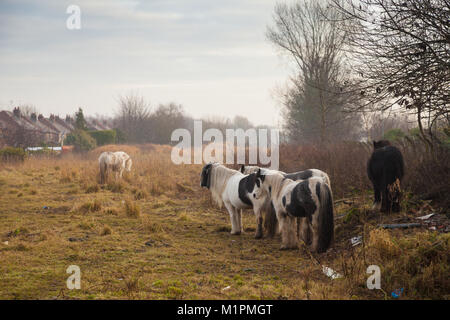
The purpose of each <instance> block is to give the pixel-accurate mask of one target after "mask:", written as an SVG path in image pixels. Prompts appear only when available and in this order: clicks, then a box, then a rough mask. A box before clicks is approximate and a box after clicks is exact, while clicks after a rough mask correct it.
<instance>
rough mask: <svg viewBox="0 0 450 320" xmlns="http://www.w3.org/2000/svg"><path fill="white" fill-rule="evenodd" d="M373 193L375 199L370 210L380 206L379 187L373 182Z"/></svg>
mask: <svg viewBox="0 0 450 320" xmlns="http://www.w3.org/2000/svg"><path fill="white" fill-rule="evenodd" d="M373 193H374V195H375V200H374V202H373V206H372V210H380V207H381V191H380V187H379V186H378V185H376V184H373Z"/></svg>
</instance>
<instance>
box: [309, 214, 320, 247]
mask: <svg viewBox="0 0 450 320" xmlns="http://www.w3.org/2000/svg"><path fill="white" fill-rule="evenodd" d="M311 229H312V248H311V249H312V251H313V252H317V249H318V247H319V236H320V234H319V232H320V230H319V212H318V211H316V212H315V214H314V215H313V217H312V222H311Z"/></svg>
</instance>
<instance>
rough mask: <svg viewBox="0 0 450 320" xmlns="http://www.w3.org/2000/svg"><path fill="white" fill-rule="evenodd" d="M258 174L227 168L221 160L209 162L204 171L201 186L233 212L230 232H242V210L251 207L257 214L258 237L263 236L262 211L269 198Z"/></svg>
mask: <svg viewBox="0 0 450 320" xmlns="http://www.w3.org/2000/svg"><path fill="white" fill-rule="evenodd" d="M263 179H264V178H263V177H261V176H259V177H257V174H256V173H252V174H247V175H244V174H243V173H241V172H239V171H236V170H233V169H230V168H227V167H225V166H223V165H221V164H218V163H208V164H207V165H205V166H204V167H203V170H202V174H201V183H200V185H201V186H202V187H205V188H208V189H209V190H210V191H211V195H212V198H213V200H214V201H215V202H216V203H217V204H218V205H219V206H220V207H222V205H225V207H226V208H227V210H228V213H229V214H230V220H231V234H236V235H237V234H241V233H242V232H243V227H242V212H241V210H242V209H251V208H253V211H254V213H255V216H256V222H257V228H256V234H255V238H261V237H262V220H263V219H262V216H261V210H262V208H263V207H264V205H265V202H266V201H268V197H267V195H266V194H265V193H266V192H265V190H264V189H263V188H262V186H261V185H262V180H263Z"/></svg>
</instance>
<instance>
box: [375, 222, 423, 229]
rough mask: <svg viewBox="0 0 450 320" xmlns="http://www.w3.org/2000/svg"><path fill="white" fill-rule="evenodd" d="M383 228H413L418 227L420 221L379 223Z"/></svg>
mask: <svg viewBox="0 0 450 320" xmlns="http://www.w3.org/2000/svg"><path fill="white" fill-rule="evenodd" d="M378 226H379V227H381V228H383V229H397V228H414V227H420V226H421V224H420V223H394V224H379V225H378Z"/></svg>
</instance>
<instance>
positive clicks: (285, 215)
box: [257, 173, 334, 252]
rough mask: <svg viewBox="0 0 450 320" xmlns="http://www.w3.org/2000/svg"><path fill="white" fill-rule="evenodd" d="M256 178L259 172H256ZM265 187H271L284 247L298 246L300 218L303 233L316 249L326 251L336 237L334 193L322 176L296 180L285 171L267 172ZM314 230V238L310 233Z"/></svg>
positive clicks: (264, 181) (302, 235)
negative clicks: (310, 237)
mask: <svg viewBox="0 0 450 320" xmlns="http://www.w3.org/2000/svg"><path fill="white" fill-rule="evenodd" d="M257 178H260V177H259V174H258V173H257ZM261 180H262V181H263V188H265V189H266V190H268V191H269V192H268V193H269V194H270V199H271V201H272V203H273V206H274V209H275V212H276V216H277V220H278V221H279V225H280V231H281V241H282V244H281V248H280V249H291V248H297V240H298V235H297V228H298V224H297V218H301V219H302V221H301V224H300V227H301V229H302V230H301V234H300V236H301V237H302V238H303V240H304V241H305V243H306V244H308V245H309V244H311V242H312V250H313V251H315V252H325V251H326V250H327V249H328V248H329V247H330V245H331V243H332V240H333V236H334V220H333V219H334V218H333V194H332V192H331V189H330V187H329V185H328V184H327V183H325V182H324V180H323V179H322V178H319V177H311V178H309V179H306V180H297V181H293V180H291V179H288V178H286V177H284V176H283V175H282V174H276V173H275V174H270V175H266V176H265V178H264V179H261ZM310 233H312V241H311V240H310V239H309V234H310Z"/></svg>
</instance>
